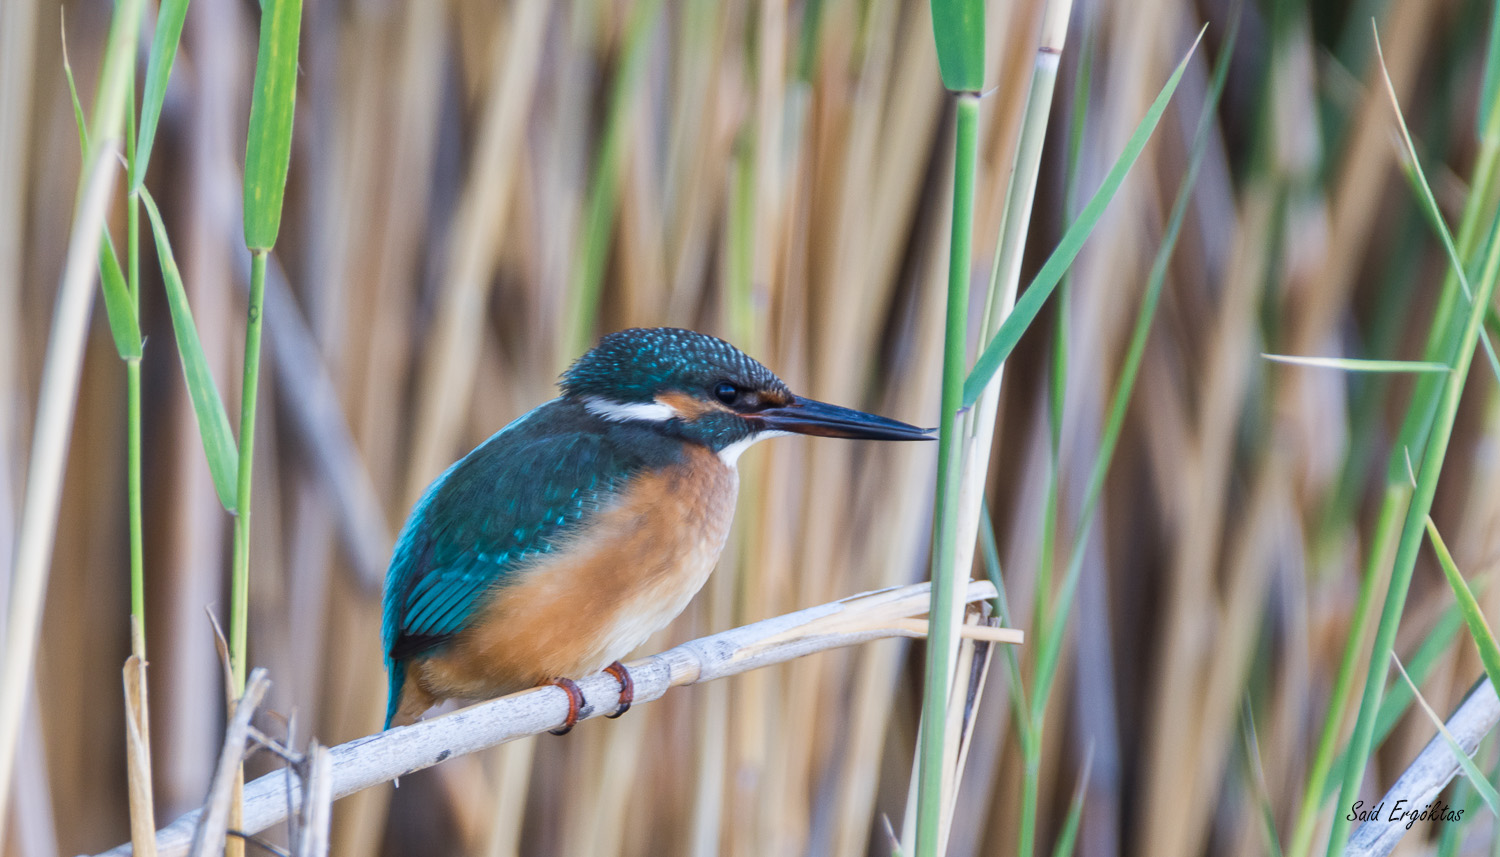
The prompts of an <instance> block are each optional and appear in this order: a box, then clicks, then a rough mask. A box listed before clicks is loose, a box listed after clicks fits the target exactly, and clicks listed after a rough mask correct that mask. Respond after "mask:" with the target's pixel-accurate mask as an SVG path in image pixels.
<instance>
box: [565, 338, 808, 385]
mask: <svg viewBox="0 0 1500 857" xmlns="http://www.w3.org/2000/svg"><path fill="white" fill-rule="evenodd" d="M722 381H728V382H729V383H731V384H734V385H735V386H737V387H741V388H744V389H760V390H779V391H781V392H785V393H786V394H787V395H788V396H790V395H791V393H790V392H789V391H787V389H786V385H785V384H783V383H782V382H781V379H780V378H777V377H776V375H775V373H773V372H772V371H771V370H770V369H767V368H766V367H765V366H762V365H761V364H760V363H759V362H757V361H756V360H754V359H752V358H751V357H750V356H749V355H747V354H745V352H743V351H741V350H739V349H738V348H735V347H734V346H733V345H730V344H729V343H727V342H725V341H724V340H722V339H719V338H718V337H715V336H708V335H707V334H703V333H698V332H697V331H693V330H683V329H681V328H675V327H652V328H631V329H629V330H621V331H617V332H615V333H611V334H609V335H607V336H605V337H604V338H603V339H601V340H600V341H599V344H598V345H596V346H594V348H593V349H591V350H590V351H589V352H588V353H587V354H585V355H583V356H582V357H580V358H578V360H577V361H576V362H574V363H573V365H572V366H571V367H569V369H568V371H566V372H564V373H563V376H562V380H561V381H560V382H559V386H560V387H561V388H562V391H563V394H564V395H567V396H602V397H605V398H609V399H612V400H614V401H617V402H649V401H651V400H652V399H654V398H655V397H656V395H657V394H658V393H660V392H662V391H663V390H684V391H689V392H694V391H700V390H704V389H712V388H713V386H714V385H715V384H718V383H720V382H722Z"/></svg>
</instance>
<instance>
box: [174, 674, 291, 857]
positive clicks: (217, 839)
mask: <svg viewBox="0 0 1500 857" xmlns="http://www.w3.org/2000/svg"><path fill="white" fill-rule="evenodd" d="M270 686H271V680H270V679H269V678H267V677H266V671H265V668H263V667H257V668H256V670H255V672H254V673H253V674H252V675H251V676H250V681H249V682H248V683H247V684H246V685H245V692H244V694H243V695H242V696H240V700H239V702H238V703H236V704H235V706H234V716H233V717H231V718H230V720H229V728H228V729H227V730H225V733H224V747H223V749H222V750H220V752H219V767H218V768H217V769H216V770H215V771H214V779H213V784H212V785H211V786H210V787H209V790H208V803H207V804H205V808H206V809H207V812H206V813H205V814H203V815H200V816H199V817H198V819H197V824H195V825H194V832H193V845H192V852H191V853H192V855H193V857H209V855H212V854H219V853H222V852H223V851H224V840H225V837H226V831H227V829H228V826H229V820H230V818H229V817H230V805H231V803H233V799H232V798H233V794H234V791H235V789H234V786H235V784H236V780H238V779H239V776H240V763H241V761H242V760H243V759H244V757H245V742H246V741H247V740H248V739H249V737H250V718H251V717H253V716H254V715H255V709H256V708H257V707H258V706H259V705H260V700H261V698H262V697H264V696H265V695H266V690H267V689H269V688H270Z"/></svg>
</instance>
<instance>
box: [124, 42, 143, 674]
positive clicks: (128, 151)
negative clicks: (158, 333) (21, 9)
mask: <svg viewBox="0 0 1500 857" xmlns="http://www.w3.org/2000/svg"><path fill="white" fill-rule="evenodd" d="M126 101H127V102H128V107H127V109H126V111H125V163H126V165H127V166H126V173H127V174H128V175H134V174H135V172H136V169H137V167H136V158H137V157H138V156H140V155H142V154H144V153H143V152H141V151H140V150H138V149H137V147H136V128H135V67H134V66H131V72H130V82H129V88H128V91H127V94H126ZM125 283H126V285H127V287H128V288H129V289H130V304H131V310H132V314H133V315H134V316H135V318H136V325H137V327H139V325H140V317H141V207H140V200H139V198H137V196H136V195H135V194H134V193H130V194H128V195H127V196H126V199H125ZM125 493H126V504H127V506H128V507H129V519H130V615H131V616H132V617H134V619H135V624H134V628H133V630H132V633H131V635H130V640H131V647H130V650H131V653H132V654H134V655H136V656H137V657H139V658H140V659H141V660H143V661H144V660H145V659H146V571H145V569H146V558H145V548H144V536H143V534H142V531H143V527H144V521H143V515H142V511H141V358H140V357H139V356H138V355H137V356H133V357H130V358H128V359H126V361H125Z"/></svg>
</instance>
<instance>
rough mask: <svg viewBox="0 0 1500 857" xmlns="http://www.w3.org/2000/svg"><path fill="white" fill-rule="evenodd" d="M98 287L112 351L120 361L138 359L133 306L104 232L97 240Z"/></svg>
mask: <svg viewBox="0 0 1500 857" xmlns="http://www.w3.org/2000/svg"><path fill="white" fill-rule="evenodd" d="M99 286H100V288H101V289H102V290H103V292H104V311H105V312H106V313H107V314H108V315H109V331H110V333H112V334H113V335H114V338H115V350H116V351H118V352H120V358H121V359H123V360H134V359H136V358H139V357H140V356H141V328H140V325H138V324H137V323H136V320H135V302H134V301H132V300H131V299H130V288H129V287H128V286H126V285H125V271H124V270H123V269H121V268H120V259H119V257H118V256H116V255H115V242H113V241H111V240H110V237H109V232H108V230H106V231H105V232H104V234H103V235H102V236H101V237H100V240H99Z"/></svg>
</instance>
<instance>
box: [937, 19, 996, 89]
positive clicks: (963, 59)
mask: <svg viewBox="0 0 1500 857" xmlns="http://www.w3.org/2000/svg"><path fill="white" fill-rule="evenodd" d="M932 37H933V41H935V42H936V43H937V55H938V68H939V69H940V70H941V71H942V74H943V86H945V87H947V88H948V89H950V90H952V91H953V92H979V91H980V90H982V89H984V0H932Z"/></svg>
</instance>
